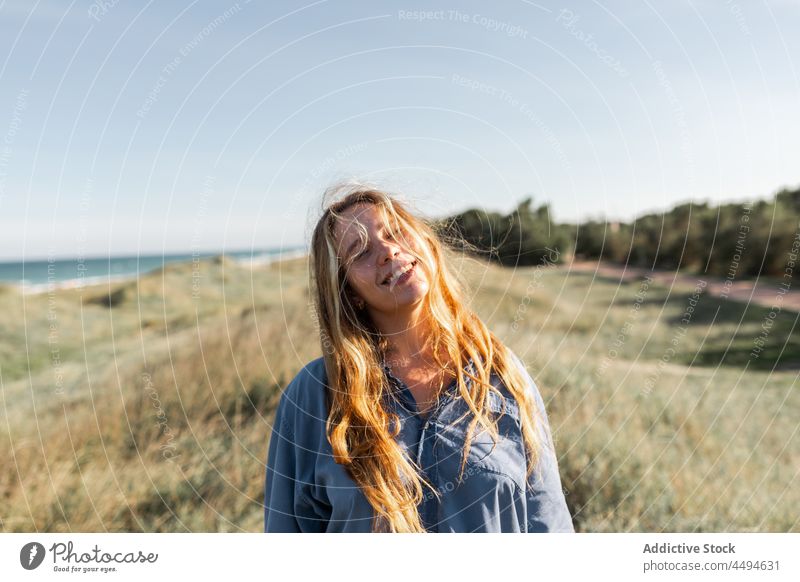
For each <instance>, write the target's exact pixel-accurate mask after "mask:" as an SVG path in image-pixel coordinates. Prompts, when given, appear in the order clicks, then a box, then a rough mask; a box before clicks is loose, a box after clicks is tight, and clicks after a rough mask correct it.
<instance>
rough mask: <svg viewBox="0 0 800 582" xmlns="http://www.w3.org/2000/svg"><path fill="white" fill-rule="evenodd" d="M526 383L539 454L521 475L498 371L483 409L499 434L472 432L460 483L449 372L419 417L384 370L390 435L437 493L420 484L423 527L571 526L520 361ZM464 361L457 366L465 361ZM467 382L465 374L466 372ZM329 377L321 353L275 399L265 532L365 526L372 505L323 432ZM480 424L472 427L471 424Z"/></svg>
mask: <svg viewBox="0 0 800 582" xmlns="http://www.w3.org/2000/svg"><path fill="white" fill-rule="evenodd" d="M514 360H515V362H516V363H517V365H518V366H520V367H521V369H522V370H523V371H524V375H525V377H526V378H528V386H527V389H528V390H530V391H531V392H532V393H533V395H534V397H535V399H536V402H537V404H538V406H539V409H540V410H541V411H542V413H543V416H542V417H540V419H539V422H537V428H538V430H539V435H540V437H541V441H542V442H543V443H544V448H543V449H542V450H541V451H540V462H539V464H538V466H537V467H536V469H535V471H534V473H533V474H532V475H531V476H530V478H529V479H528V480H526V478H525V471H526V462H525V459H526V451H525V449H524V443H523V440H522V433H521V430H520V423H519V414H520V412H519V406H518V404H517V402H516V400H515V399H514V398H513V396H512V395H511V393H510V392H509V391H508V390H507V389H506V388H505V386H504V385H503V384H502V382H501V381H500V379H499V377H497V375H496V374H494V373H492V374H491V381H492V384H493V385H494V386H496V387H498V388H499V389H500V390H501V392H502V393H503V396H502V397H501V396H498V395H497V394H494V393H492V392H490V393H489V397H490V400H489V401H488V404H489V408H490V410H492V411H494V412H501V411H502V410H503V408H505V414H504V415H503V416H502V417H501V418H500V419H499V420H498V430H499V432H500V436H501V438H500V439H499V440H498V441H497V445H496V447H495V448H494V450H492V438H491V435H489V434H488V433H487V432H481V433H480V434H475V433H473V440H472V445H471V449H470V452H469V454H468V458H467V464H466V466H465V468H464V473H463V476H462V478H461V482H457V478H458V475H459V470H460V467H461V460H462V454H463V453H462V451H463V447H464V442H465V440H464V439H465V436H466V428H467V425H468V422H469V420H468V419H465V420H462V421H461V422H460V423H458V424H456V423H455V421H456V420H457V419H458V418H459V417H460V416H461V415H462V414H463V413H464V412H466V411H468V410H469V408H468V407H467V405H466V403H465V402H464V400H463V398H462V397H461V395H460V393H459V391H458V387H457V383H456V381H455V380H453V381H452V382H451V384H450V385H449V386H448V388H447V389H445V391H444V392H443V394H442V396H441V397H440V399H439V402H438V404H437V405H436V406H435V407H434V408H432V409H431V411H430V413H429V414H428V415H427V416H424V417H423V416H421V415H420V414H419V411H418V409H417V407H416V404H415V401H414V397H413V395H412V394H411V391H410V390H409V389H408V387H407V386H406V385H405V383H404V382H403V381H402V380H400V379H399V378H397V377H395V376H394V375H392V373H391V372H390V370H389V368H387V367H385V366H384V371H385V373H386V375H387V377H388V379H389V380H390V386H391V387H392V390H391V393H390V395H389V396H390V397H389V398H387V405H388V406H390V407H391V408H392V409H393V411H394V412H396V413H397V414H398V416H399V419H400V423H401V430H400V433H399V434H398V435H397V437H396V439H397V441H398V442H399V444H400V445H401V446H402V447H403V449H404V450H405V451H406V453H407V454H408V455H410V456H411V458H413V459H414V460H415V461H416V462H417V464H418V465H419V466H420V467H421V468H422V470H423V471H424V476H425V478H426V479H427V480H428V481H429V482H430V483H431V484H432V485H433V486H434V487H435V488H436V491H437V492H438V493H439V494H440V498H437V497H436V496H435V495H434V494H433V493H432V492H431V491H430V490H429V488H427V487H425V486H423V493H424V499H423V501H422V503H421V504H420V506H419V513H420V518H421V520H422V523H423V525H424V526H425V529H426V530H427V531H429V532H574V531H575V530H574V528H573V525H572V518H571V516H570V514H569V510H568V509H567V504H566V500H565V499H564V494H563V491H562V488H561V479H560V477H559V473H558V463H557V460H556V456H555V452H554V448H553V441H552V436H551V433H550V426H549V422H548V419H547V414H546V413H545V412H544V411H545V407H544V402H543V400H542V397H541V395H540V394H539V390H538V388H537V387H536V384H535V383H534V381H533V379H531V377H530V375H529V374H528V372H527V370H526V369H525V367H524V365H523V364H522V363H521V361H520V360H519V359H518V358H517V357H516V356H514ZM471 366H472V362H471V361H470V362H468V363H467V365H466V367H465V369H472V368H471ZM465 381H466V382H470V381H471V380H470V378H469V377H466V378H465ZM326 383H327V376H326V373H325V365H324V362H323V359H322V358H318V359H316V360H314V361H312V362H310V363H308V364H307V365H306V366H305V367H304V368H303V369H302V370H301V371H300V372H299V373H298V374H297V376H296V377H295V378H294V379H293V380H292V382H291V383H290V384H289V385H288V386H287V387H286V390H285V391H284V393H283V395H282V396H281V399H280V402H279V404H278V410H277V412H276V415H275V422H274V425H273V430H272V437H271V439H270V442H269V452H268V460H267V471H266V480H265V490H264V531H265V532H369V531H370V530H371V527H372V516H373V510H372V506H371V505H370V504H369V502H368V501H367V498H366V497H365V496H364V494H363V493H362V492H361V490H360V488H359V487H358V485H357V484H356V483H355V481H353V480H352V479H351V478H350V476H349V475H348V474H347V472H346V470H345V468H344V467H343V466H342V465H339V464H337V463H336V462H335V461H334V458H333V450H332V448H331V445H330V443H329V442H328V439H327V437H326V433H325V422H326V420H327V418H328V406H327V399H326ZM479 431H480V427H479V426H478V427H477V430H476V432H479Z"/></svg>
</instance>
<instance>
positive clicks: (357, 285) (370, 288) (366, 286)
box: [349, 271, 375, 293]
mask: <svg viewBox="0 0 800 582" xmlns="http://www.w3.org/2000/svg"><path fill="white" fill-rule="evenodd" d="M349 280H350V285H351V286H352V287H353V289H355V290H356V291H359V292H362V293H364V292H367V293H369V292H374V290H375V280H374V278H372V277H370V276H368V275H367V274H365V273H362V272H359V271H352V272H351V273H350V279H349Z"/></svg>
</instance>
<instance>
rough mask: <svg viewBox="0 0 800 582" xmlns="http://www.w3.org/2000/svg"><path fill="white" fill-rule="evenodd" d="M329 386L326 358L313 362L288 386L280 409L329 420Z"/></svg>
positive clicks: (301, 370) (302, 369) (282, 397)
mask: <svg viewBox="0 0 800 582" xmlns="http://www.w3.org/2000/svg"><path fill="white" fill-rule="evenodd" d="M327 385H328V376H327V374H326V372H325V360H324V358H321V357H320V358H317V359H315V360H312V361H310V362H308V363H307V364H306V365H305V366H303V367H302V368H301V369H300V371H299V372H298V373H297V374H296V375H295V377H294V378H293V379H292V381H291V382H289V384H288V385H287V386H286V388H285V389H284V391H283V394H282V395H281V401H280V407H281V408H283V409H284V410H286V411H288V410H289V409H292V411H293V412H294V413H295V414H307V415H310V416H312V417H314V418H317V419H322V420H323V421H324V420H325V419H326V418H327V400H326V394H327Z"/></svg>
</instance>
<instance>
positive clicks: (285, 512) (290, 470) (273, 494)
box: [264, 369, 325, 533]
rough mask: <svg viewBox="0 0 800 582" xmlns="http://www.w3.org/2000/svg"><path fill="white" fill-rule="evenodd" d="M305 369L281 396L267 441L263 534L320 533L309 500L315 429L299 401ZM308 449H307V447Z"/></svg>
mask: <svg viewBox="0 0 800 582" xmlns="http://www.w3.org/2000/svg"><path fill="white" fill-rule="evenodd" d="M305 372H306V370H305V369H304V370H302V371H301V372H300V373H299V374H298V375H297V377H295V379H294V380H292V382H290V383H289V386H287V387H286V390H284V392H283V394H282V395H281V399H280V402H279V403H278V409H277V411H276V413H275V421H274V423H273V427H272V436H271V437H270V441H269V452H268V458H267V471H266V479H265V485H264V531H265V532H266V533H270V532H276V533H277V532H280V533H301V532H321V531H324V529H325V520H324V519H323V518H322V517H321V516H319V515H318V514H317V512H316V511H314V507H315V504H314V503H313V502H312V501H311V499H310V497H309V491H310V490H311V487H312V486H313V478H314V477H313V474H314V473H313V468H314V464H315V458H316V452H315V451H314V450H313V447H309V446H308V445H309V444H310V442H311V441H310V440H309V439H308V437H309V436H312V435H311V434H310V433H311V432H314V431H316V430H317V427H316V426H315V424H317V423H313V422H312V421H311V417H310V416H309V415H308V414H307V413H306V412H304V411H303V410H302V408H301V406H300V404H299V402H300V401H302V400H303V399H304V397H307V394H303V393H302V391H303V385H304V383H305V376H306V373H305ZM307 447H308V448H307Z"/></svg>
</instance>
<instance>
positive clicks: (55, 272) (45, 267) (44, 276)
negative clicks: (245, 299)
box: [0, 247, 308, 293]
mask: <svg viewBox="0 0 800 582" xmlns="http://www.w3.org/2000/svg"><path fill="white" fill-rule="evenodd" d="M307 253H308V251H307V249H306V248H305V247H281V248H269V249H248V250H237V251H219V252H202V253H176V254H149V255H126V256H108V257H91V258H71V259H53V260H49V259H44V260H42V259H39V260H31V261H14V262H0V283H4V284H11V285H14V286H18V287H19V288H20V290H21V291H22V292H23V293H42V292H45V291H47V290H49V289H53V288H67V287H83V286H87V285H97V284H99V283H105V282H108V281H122V280H127V279H134V278H136V277H138V276H139V275H143V274H145V273H147V272H149V271H152V270H154V269H159V268H161V267H163V266H164V265H166V264H169V263H180V262H184V261H193V260H196V259H203V258H211V257H219V256H221V255H224V256H226V257H228V258H229V259H232V260H234V261H237V262H239V263H241V264H242V265H246V266H251V267H255V266H259V265H266V264H269V263H271V262H273V261H276V260H281V259H287V258H292V257H299V256H304V255H306V254H307Z"/></svg>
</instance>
